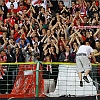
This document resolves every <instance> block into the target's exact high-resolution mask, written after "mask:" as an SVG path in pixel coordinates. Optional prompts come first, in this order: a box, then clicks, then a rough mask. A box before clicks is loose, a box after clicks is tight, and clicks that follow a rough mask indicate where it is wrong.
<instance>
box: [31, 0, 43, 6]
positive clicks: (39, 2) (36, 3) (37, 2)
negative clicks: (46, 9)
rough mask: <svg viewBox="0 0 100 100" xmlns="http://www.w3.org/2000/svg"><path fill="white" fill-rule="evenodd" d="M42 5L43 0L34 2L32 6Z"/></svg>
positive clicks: (34, 0)
mask: <svg viewBox="0 0 100 100" xmlns="http://www.w3.org/2000/svg"><path fill="white" fill-rule="evenodd" d="M41 3H42V0H32V5H34V6H35V5H39V4H41Z"/></svg>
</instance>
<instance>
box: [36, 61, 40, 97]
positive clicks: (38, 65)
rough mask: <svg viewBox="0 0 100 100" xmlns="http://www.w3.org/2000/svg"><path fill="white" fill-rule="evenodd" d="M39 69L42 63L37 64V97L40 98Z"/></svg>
mask: <svg viewBox="0 0 100 100" xmlns="http://www.w3.org/2000/svg"><path fill="white" fill-rule="evenodd" d="M39 67H40V62H37V68H36V97H38V96H39V88H38V87H39Z"/></svg>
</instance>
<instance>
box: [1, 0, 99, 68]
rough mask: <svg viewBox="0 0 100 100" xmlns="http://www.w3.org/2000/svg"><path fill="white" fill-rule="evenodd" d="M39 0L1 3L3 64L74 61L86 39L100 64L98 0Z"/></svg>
mask: <svg viewBox="0 0 100 100" xmlns="http://www.w3.org/2000/svg"><path fill="white" fill-rule="evenodd" d="M38 1H39V3H38V4H37V5H34V4H32V3H31V0H17V1H16V0H9V1H8V2H7V1H6V0H0V62H2V63H3V62H14V63H15V62H32V61H33V62H35V61H50V62H57V61H59V62H75V56H76V52H77V50H78V47H79V46H80V45H82V44H84V42H85V41H87V40H88V41H89V42H90V45H91V46H92V48H93V49H94V52H95V57H96V59H97V61H98V62H100V6H99V1H98V0H72V1H71V7H66V6H65V5H64V2H63V1H56V0H55V1H53V0H47V3H46V6H45V7H44V6H42V4H43V3H44V1H41V0H38ZM41 2H42V4H41ZM91 61H92V60H91ZM0 70H1V67H0Z"/></svg>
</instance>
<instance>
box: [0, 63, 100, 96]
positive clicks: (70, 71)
mask: <svg viewBox="0 0 100 100" xmlns="http://www.w3.org/2000/svg"><path fill="white" fill-rule="evenodd" d="M2 66H3V67H4V68H3V69H4V73H5V75H3V79H0V93H1V94H0V98H4V97H7V98H10V97H15V98H18V97H21V98H26V97H47V96H48V97H60V96H64V95H65V96H94V95H97V94H99V91H100V81H99V80H100V64H98V65H96V64H94V65H93V64H92V70H91V72H90V74H89V75H88V79H89V81H90V83H86V82H85V81H84V80H83V87H80V81H79V78H78V74H77V71H76V64H73V63H59V62H57V63H56V62H54V63H53V62H52V63H50V62H33V63H2ZM82 75H84V73H83V74H82Z"/></svg>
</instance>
